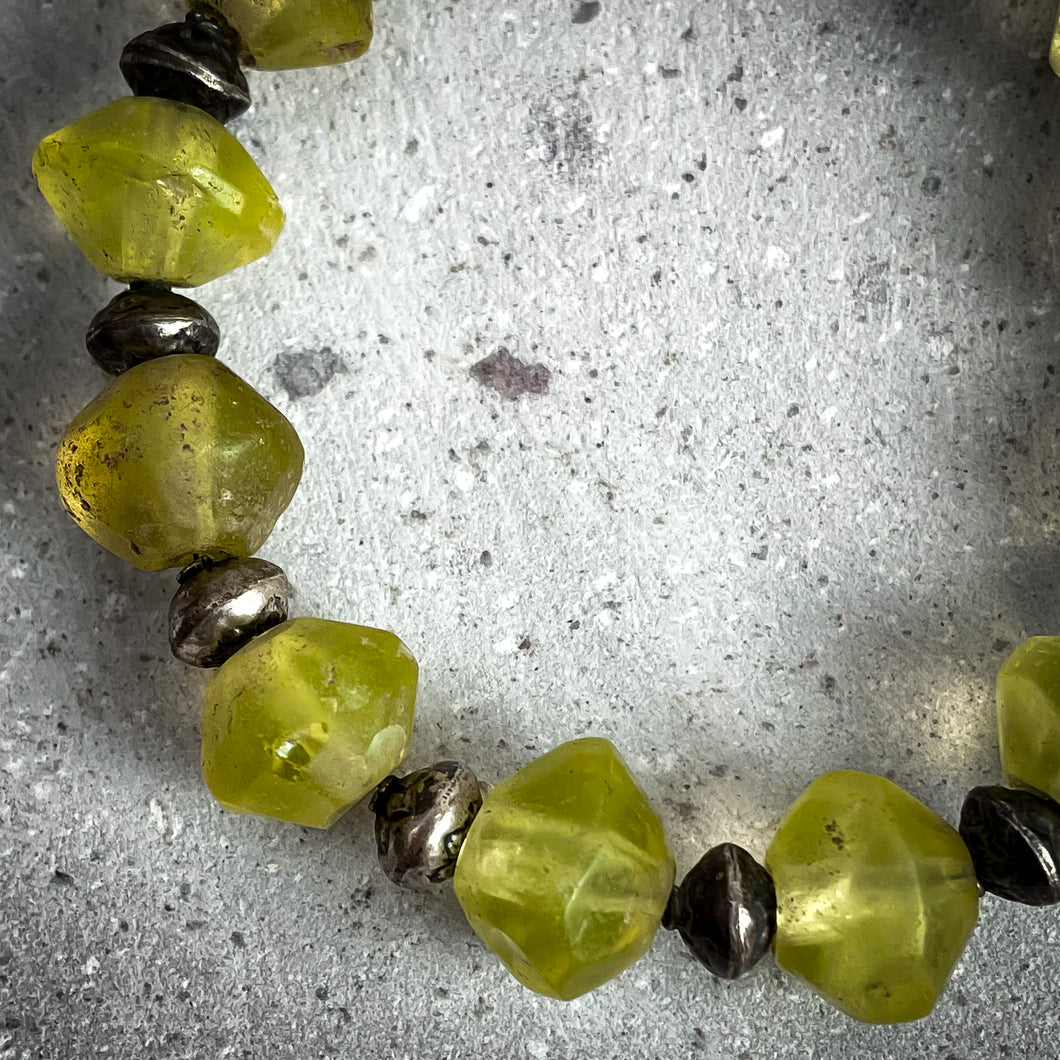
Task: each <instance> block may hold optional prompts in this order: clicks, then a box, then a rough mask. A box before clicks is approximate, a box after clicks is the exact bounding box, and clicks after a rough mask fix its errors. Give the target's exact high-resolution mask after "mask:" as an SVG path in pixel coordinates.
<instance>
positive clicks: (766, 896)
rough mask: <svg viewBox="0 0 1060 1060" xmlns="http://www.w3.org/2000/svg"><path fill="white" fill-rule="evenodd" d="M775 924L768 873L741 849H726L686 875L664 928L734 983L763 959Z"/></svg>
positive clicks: (726, 846) (773, 894)
mask: <svg viewBox="0 0 1060 1060" xmlns="http://www.w3.org/2000/svg"><path fill="white" fill-rule="evenodd" d="M776 918H777V896H776V891H775V890H774V888H773V881H772V879H771V878H770V876H769V873H768V872H766V870H765V869H764V868H762V866H761V865H759V864H758V862H757V861H755V859H754V858H753V857H751V855H750V854H749V853H748V852H747V851H746V850H744V849H743V847H739V846H736V844H735V843H722V844H720V845H719V846H716V847H712V848H711V849H710V850H708V851H707V852H706V853H705V854H704V855H703V857H701V858H700V859H699V861H697V862H696V864H695V865H694V866H693V867H692V868H691V869H690V870H689V871H688V874H687V875H686V876H685V878H684V879H683V880H682V881H681V886H680V887H678V888H677V889H676V890H675V891H674V894H673V898H672V899H671V902H670V907H669V909H668V912H667V919H666V921H664V923H665V924H666V926H667V927H668V928H672V929H676V931H677V932H678V933H679V934H680V936H681V938H682V939H684V941H685V943H686V945H687V946H688V948H689V949H690V950H691V951H692V952H693V953H694V954H695V956H696V958H697V959H698V960H699V961H700V962H701V963H702V964H704V965H706V967H707V968H709V969H710V971H712V972H713V973H714V974H715V975H717V976H720V977H721V978H722V979H736V978H738V977H739V976H741V975H743V974H744V973H746V972H748V971H750V970H751V969H752V968H753V967H754V966H755V965H756V964H757V963H758V962H759V961H760V960H761V959H762V957H763V956H765V952H766V950H768V949H769V944H770V942H771V941H772V939H773V931H774V929H775V927H776Z"/></svg>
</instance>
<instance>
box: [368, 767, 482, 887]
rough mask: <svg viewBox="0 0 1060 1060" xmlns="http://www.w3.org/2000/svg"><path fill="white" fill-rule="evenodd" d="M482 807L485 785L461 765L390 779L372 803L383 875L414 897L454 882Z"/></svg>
mask: <svg viewBox="0 0 1060 1060" xmlns="http://www.w3.org/2000/svg"><path fill="white" fill-rule="evenodd" d="M481 806H482V787H481V785H480V784H479V782H478V780H477V779H476V777H475V774H474V773H472V772H471V770H470V769H468V768H467V767H466V766H462V765H460V764H459V763H457V762H438V763H436V764H435V765H433V766H428V767H427V768H426V769H417V770H416V771H415V772H414V773H409V774H408V776H405V777H394V776H390V777H387V778H386V779H385V780H383V781H382V782H381V783H380V785H379V787H377V788H376V789H375V794H374V795H373V796H372V802H371V809H372V812H373V813H374V814H375V815H376V816H375V842H376V849H377V850H378V852H379V863H380V865H382V867H383V872H385V873H386V874H387V876H388V877H389V878H390V879H391V880H392V881H393V882H394V883H396V884H397V885H398V886H399V887H407V888H408V889H409V890H413V891H427V890H430V888H431V886H432V885H433V884H436V883H441V882H442V881H443V880H448V879H451V878H452V875H453V872H454V871H455V870H456V858H457V855H458V854H459V853H460V845H461V844H462V843H463V841H464V836H465V835H467V830H468V828H470V827H471V822H472V821H473V820H474V819H475V814H477V813H478V811H479V809H480V808H481Z"/></svg>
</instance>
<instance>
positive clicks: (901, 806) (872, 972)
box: [766, 770, 979, 1023]
mask: <svg viewBox="0 0 1060 1060" xmlns="http://www.w3.org/2000/svg"><path fill="white" fill-rule="evenodd" d="M766 868H768V869H769V871H770V873H771V874H772V876H773V882H774V884H775V885H776V889H777V931H776V937H775V939H774V943H773V946H774V952H775V954H776V959H777V964H779V965H780V966H781V967H782V968H784V969H786V970H787V971H789V972H791V973H792V974H793V975H796V976H798V977H799V978H801V979H804V980H805V981H806V982H807V983H809V984H810V986H812V987H813V988H814V989H815V990H817V991H818V993H820V994H821V995H822V996H823V997H825V998H826V999H827V1000H828V1001H830V1002H831V1003H832V1004H833V1005H835V1006H836V1008H838V1009H839V1010H840V1011H842V1012H845V1013H846V1014H847V1015H848V1016H853V1017H854V1018H855V1019H859V1020H864V1021H866V1022H868V1023H900V1022H904V1021H906V1020H915V1019H920V1017H922V1016H926V1015H927V1014H928V1013H929V1012H930V1011H931V1009H932V1008H933V1007H934V1005H935V1002H936V1001H937V1000H938V996H939V994H940V993H941V992H942V989H943V987H944V986H945V985H946V981H947V980H948V979H949V977H950V973H951V972H952V971H953V966H954V965H955V964H956V963H957V958H958V957H959V956H960V955H961V951H962V950H963V949H964V946H965V943H966V942H967V941H968V936H969V935H970V934H971V931H972V928H973V927H974V926H975V922H976V920H977V918H978V916H979V889H978V885H977V884H976V880H975V870H974V868H973V866H972V859H971V855H970V854H969V853H968V848H967V847H966V846H965V845H964V841H963V840H962V839H961V837H960V836H959V835H958V834H957V832H956V831H955V830H954V829H953V828H951V827H950V826H949V825H948V824H947V823H946V822H945V821H944V820H943V819H942V818H941V817H939V816H938V815H937V814H935V813H934V812H932V811H931V810H929V809H928V808H927V807H926V806H925V805H924V804H923V803H921V802H918V801H917V800H916V799H914V798H913V796H912V795H910V794H909V793H908V792H905V791H903V790H902V789H901V788H899V787H898V786H897V785H895V784H892V783H891V782H890V781H889V780H884V779H883V777H877V776H873V775H872V774H870V773H859V772H856V771H854V770H843V771H840V772H836V773H826V774H825V775H824V776H821V777H818V778H817V779H816V780H814V781H813V783H812V784H810V786H809V787H808V788H807V789H806V790H805V791H804V792H803V793H802V794H801V795H800V796H799V797H798V798H797V799H796V800H795V802H794V803H793V804H792V806H791V809H790V810H789V811H788V814H787V816H786V817H785V818H784V820H783V821H782V822H781V824H780V827H779V828H778V829H777V834H776V837H775V838H774V840H773V842H772V844H771V845H770V847H769V851H768V853H767V854H766Z"/></svg>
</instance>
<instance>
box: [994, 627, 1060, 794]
mask: <svg viewBox="0 0 1060 1060" xmlns="http://www.w3.org/2000/svg"><path fill="white" fill-rule="evenodd" d="M997 724H998V735H999V737H1000V744H1001V766H1002V768H1003V769H1004V770H1005V772H1006V773H1007V774H1008V776H1010V777H1011V778H1012V779H1013V780H1016V781H1019V782H1020V783H1021V784H1026V785H1028V786H1029V787H1032V788H1037V789H1038V791H1044V792H1045V794H1046V795H1050V796H1052V798H1053V799H1056V800H1057V801H1060V637H1031V638H1030V640H1025V641H1024V642H1023V643H1022V644H1021V645H1020V646H1019V647H1018V648H1017V649H1016V650H1015V651H1014V652H1013V653H1012V654H1011V655H1010V656H1009V657H1008V658H1007V659H1006V660H1005V662H1004V664H1003V665H1002V667H1001V669H1000V670H999V671H998V675H997Z"/></svg>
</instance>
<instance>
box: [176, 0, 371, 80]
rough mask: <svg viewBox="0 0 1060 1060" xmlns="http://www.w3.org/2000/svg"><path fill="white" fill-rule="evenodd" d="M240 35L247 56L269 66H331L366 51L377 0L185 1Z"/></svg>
mask: <svg viewBox="0 0 1060 1060" xmlns="http://www.w3.org/2000/svg"><path fill="white" fill-rule="evenodd" d="M185 2H186V3H187V5H188V6H189V7H192V8H197V9H199V10H202V11H213V12H216V13H217V14H218V15H220V16H221V18H223V19H224V20H225V21H226V22H227V23H228V24H229V25H230V26H231V27H232V28H233V29H234V30H235V31H236V33H237V34H239V39H240V41H241V43H242V48H243V50H242V58H243V60H244V62H246V63H248V64H249V65H251V66H258V67H261V68H262V69H263V70H286V69H293V68H294V67H299V66H330V65H331V64H333V63H344V62H346V61H347V60H349V59H356V58H358V57H359V56H361V55H363V54H364V53H365V51H367V49H368V45H369V44H370V43H371V41H372V3H371V0H185Z"/></svg>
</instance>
